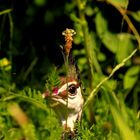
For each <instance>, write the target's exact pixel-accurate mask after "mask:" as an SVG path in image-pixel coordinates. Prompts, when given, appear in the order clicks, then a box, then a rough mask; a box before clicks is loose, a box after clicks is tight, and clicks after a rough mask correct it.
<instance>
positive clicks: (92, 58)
mask: <svg viewBox="0 0 140 140" xmlns="http://www.w3.org/2000/svg"><path fill="white" fill-rule="evenodd" d="M76 2H77V7H78V11H79V17H80V21H81V22H80V24H81V27H82V31H83V36H84V47H85V51H86V57H87V63H88V67H89V69H90V71H89V74H88V78H89V84H90V89H92V88H93V82H92V81H93V77H94V67H95V69H96V71H97V72H98V73H99V74H102V70H101V68H100V65H99V63H98V60H97V58H96V54H95V53H94V52H93V49H92V50H91V48H94V47H93V45H92V42H91V35H90V33H89V29H88V23H87V21H86V18H85V13H84V9H83V6H84V3H82V2H81V0H76ZM93 66H94V67H93Z"/></svg>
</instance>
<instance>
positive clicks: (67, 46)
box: [62, 28, 76, 55]
mask: <svg viewBox="0 0 140 140" xmlns="http://www.w3.org/2000/svg"><path fill="white" fill-rule="evenodd" d="M75 34H76V32H75V31H74V30H73V29H68V28H66V30H65V31H63V32H62V35H64V36H65V41H66V43H65V46H64V49H65V52H66V55H69V53H70V50H71V48H72V41H73V36H74V35H75Z"/></svg>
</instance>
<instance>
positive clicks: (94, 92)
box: [84, 48, 138, 107]
mask: <svg viewBox="0 0 140 140" xmlns="http://www.w3.org/2000/svg"><path fill="white" fill-rule="evenodd" d="M137 51H138V48H136V49H135V50H134V51H133V52H132V53H131V54H130V55H129V56H128V57H126V58H125V59H123V60H122V62H121V63H119V64H118V65H116V66H115V68H114V69H113V70H112V72H111V73H110V75H109V76H108V77H106V78H104V79H103V80H102V81H101V82H100V83H99V84H98V85H97V86H96V87H95V88H94V89H93V90H92V92H91V93H90V95H89V96H88V98H87V100H86V102H85V104H84V107H86V106H87V105H88V104H89V103H90V102H91V100H92V99H93V98H94V96H95V95H96V94H97V92H98V91H99V89H100V87H101V86H102V85H103V84H104V83H105V82H106V81H107V80H109V79H110V78H111V77H112V76H113V75H114V73H115V72H116V71H117V70H119V69H120V68H121V67H123V66H124V65H125V63H126V62H127V61H128V60H130V59H131V57H132V56H134V55H135V54H136V52H137Z"/></svg>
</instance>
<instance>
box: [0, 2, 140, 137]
mask: <svg viewBox="0 0 140 140" xmlns="http://www.w3.org/2000/svg"><path fill="white" fill-rule="evenodd" d="M66 28H72V29H74V30H75V31H76V33H77V34H76V35H75V37H74V43H73V48H72V53H73V56H74V57H75V59H76V62H77V65H78V67H79V69H80V73H81V79H82V83H83V88H85V91H84V93H83V96H84V98H85V102H86V103H87V105H86V106H85V108H84V111H83V119H82V124H81V126H78V135H77V137H76V138H75V139H78V140H79V139H84V140H89V139H91V140H92V139H95V140H106V139H107V140H108V139H109V140H120V139H122V140H136V139H140V120H139V117H140V112H139V109H140V103H139V102H140V97H139V93H140V87H139V85H140V52H139V49H138V48H139V47H140V36H139V32H140V2H139V1H137V0H61V1H53V0H32V1H31V0H20V1H18V0H6V1H5V0H1V1H0V139H2V140H20V139H23V138H25V139H30V140H32V139H39V140H42V139H46V140H48V139H50V140H51V139H52V140H55V139H56V140H57V139H60V135H61V132H62V128H61V126H60V125H59V122H58V120H57V116H56V115H55V114H54V112H53V110H51V109H50V108H49V107H48V105H47V103H46V101H44V100H43V99H42V98H41V93H42V92H43V90H44V88H45V82H46V80H47V79H48V78H49V76H50V73H51V72H52V70H53V68H54V66H55V67H60V66H61V65H62V64H63V63H64V62H63V56H62V53H61V50H60V47H59V46H60V45H64V43H65V42H64V37H63V36H62V31H64V30H65V29H66ZM135 49H137V50H136V52H135V53H134V54H133V56H132V57H131V58H129V59H128V61H127V62H126V63H125V65H124V66H123V67H120V68H119V69H118V71H116V72H115V73H113V75H112V76H111V77H109V75H110V74H111V72H112V70H114V68H115V66H116V65H117V64H122V63H121V62H122V61H123V60H124V59H125V58H127V57H128V56H129V55H130V54H131V53H132V52H133V51H134V50H135ZM107 77H109V78H108V79H107V80H106V82H104V83H103V85H102V86H101V87H99V88H98V89H97V91H96V92H94V91H93V90H94V89H96V86H97V85H98V84H99V83H100V82H101V81H102V80H103V79H105V78H107ZM92 91H93V92H94V93H92ZM89 95H92V96H89ZM95 95H96V96H95ZM10 106H14V107H15V108H16V109H17V110H18V111H19V110H20V111H21V112H22V113H23V116H26V115H27V116H28V117H27V116H26V117H27V118H28V119H27V120H29V121H25V124H24V123H23V125H22V123H20V121H21V120H19V121H18V120H17V118H16V117H15V116H14V115H13V114H14V111H12V110H14V109H13V108H10ZM20 111H19V114H20V113H21V112H20ZM22 113H21V114H22ZM24 113H25V114H24ZM25 128H26V129H25Z"/></svg>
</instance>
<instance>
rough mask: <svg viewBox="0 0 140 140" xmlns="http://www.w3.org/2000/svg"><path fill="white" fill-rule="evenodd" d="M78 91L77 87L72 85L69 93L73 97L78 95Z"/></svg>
mask: <svg viewBox="0 0 140 140" xmlns="http://www.w3.org/2000/svg"><path fill="white" fill-rule="evenodd" d="M76 89H77V86H76V85H74V84H72V85H70V86H69V87H68V91H69V93H70V94H71V95H75V94H76Z"/></svg>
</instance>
